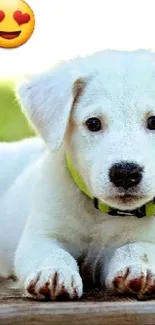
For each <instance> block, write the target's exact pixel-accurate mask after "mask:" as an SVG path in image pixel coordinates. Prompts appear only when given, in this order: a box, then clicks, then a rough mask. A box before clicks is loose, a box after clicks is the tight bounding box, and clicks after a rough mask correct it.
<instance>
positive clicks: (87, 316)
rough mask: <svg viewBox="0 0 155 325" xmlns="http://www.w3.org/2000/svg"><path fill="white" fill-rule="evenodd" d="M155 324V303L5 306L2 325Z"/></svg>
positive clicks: (0, 315) (1, 309)
mask: <svg viewBox="0 0 155 325" xmlns="http://www.w3.org/2000/svg"><path fill="white" fill-rule="evenodd" d="M70 323H71V324H72V325H102V324H104V325H129V324H130V325H132V324H133V325H154V324H155V302H154V301H153V302H152V301H151V302H121V303H120V302H96V303H95V302H87V303H83V302H66V303H61V302H59V303H55V302H54V303H52V302H48V303H43V302H39V303H38V302H27V303H20V304H16V303H13V304H9V305H7V304H2V305H1V306H0V324H4V325H13V324H16V325H18V324H20V325H21V324H24V325H30V324H32V325H38V324H46V325H47V324H55V325H62V324H63V325H68V324H70Z"/></svg>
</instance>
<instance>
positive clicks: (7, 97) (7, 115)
mask: <svg viewBox="0 0 155 325" xmlns="http://www.w3.org/2000/svg"><path fill="white" fill-rule="evenodd" d="M32 134H33V133H32V130H30V128H29V126H28V124H27V121H26V119H25V117H24V115H23V114H22V112H21V109H20V105H19V103H18V102H17V99H16V98H15V95H14V91H13V82H12V81H4V80H3V81H0V141H16V140H20V139H22V138H25V137H29V136H31V135H32Z"/></svg>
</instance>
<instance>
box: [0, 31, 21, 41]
mask: <svg viewBox="0 0 155 325" xmlns="http://www.w3.org/2000/svg"><path fill="white" fill-rule="evenodd" d="M20 33H21V31H16V32H4V31H0V37H2V38H4V39H8V40H9V39H14V38H16V37H18V36H19V35H20Z"/></svg>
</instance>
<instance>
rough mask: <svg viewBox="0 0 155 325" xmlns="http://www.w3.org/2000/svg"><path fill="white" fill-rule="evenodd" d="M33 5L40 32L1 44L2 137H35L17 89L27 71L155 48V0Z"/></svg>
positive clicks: (49, 0)
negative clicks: (106, 52) (14, 44)
mask: <svg viewBox="0 0 155 325" xmlns="http://www.w3.org/2000/svg"><path fill="white" fill-rule="evenodd" d="M10 1H11V2H12V1H16V0H10ZM27 3H28V4H29V5H30V6H31V7H32V9H33V11H34V13H35V17H36V27H35V32H34V34H33V35H32V37H31V38H30V40H29V41H28V42H27V43H26V44H24V45H23V46H21V47H19V48H16V49H2V48H0V141H14V140H18V139H21V138H23V137H27V136H31V135H32V131H31V130H30V129H29V127H28V125H27V122H26V120H25V118H24V116H23V115H22V113H21V111H20V108H19V104H18V102H17V100H16V99H15V96H14V92H13V87H14V84H15V82H16V80H17V79H18V78H20V77H21V76H23V75H24V74H34V73H36V72H39V71H41V70H44V69H46V68H47V67H50V66H52V65H54V64H55V63H57V62H58V61H60V60H61V59H68V58H71V57H73V56H76V55H82V56H84V55H86V54H89V53H92V52H94V51H98V50H103V49H110V48H111V49H120V50H121V49H122V50H124V49H125V50H133V49H139V48H145V49H152V50H154V49H155V19H154V13H155V1H154V0H143V1H141V0H117V1H116V0H44V1H38V0H27Z"/></svg>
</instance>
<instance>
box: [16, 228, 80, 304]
mask: <svg viewBox="0 0 155 325" xmlns="http://www.w3.org/2000/svg"><path fill="white" fill-rule="evenodd" d="M15 272H16V275H17V276H18V278H19V281H20V282H22V283H24V287H25V291H26V294H28V295H32V296H33V297H35V298H37V299H46V298H48V299H52V300H55V299H56V298H57V297H58V296H61V295H65V296H66V297H68V298H70V299H74V298H79V297H80V296H81V295H82V280H81V277H80V275H79V269H78V265H77V262H76V260H75V259H74V258H73V257H72V256H71V255H70V254H69V253H68V252H67V251H66V250H65V249H64V248H63V245H61V244H60V243H58V242H57V241H56V240H51V239H50V238H46V237H45V236H42V235H40V236H38V237H36V238H34V237H30V233H29V234H28V232H26V233H25V234H24V236H23V238H22V240H21V243H20V245H19V247H18V249H17V252H16V258H15Z"/></svg>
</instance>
